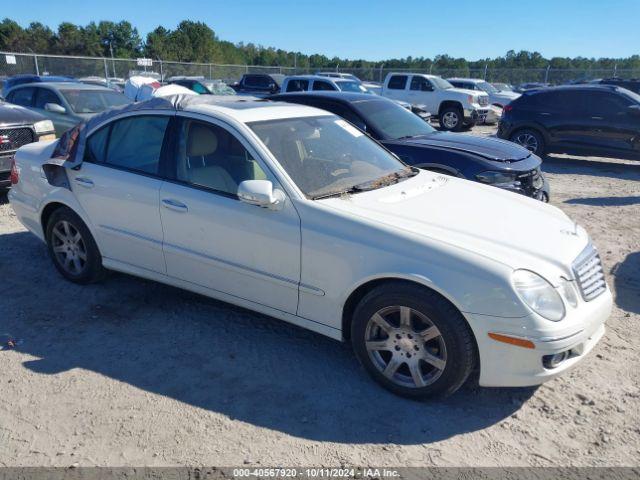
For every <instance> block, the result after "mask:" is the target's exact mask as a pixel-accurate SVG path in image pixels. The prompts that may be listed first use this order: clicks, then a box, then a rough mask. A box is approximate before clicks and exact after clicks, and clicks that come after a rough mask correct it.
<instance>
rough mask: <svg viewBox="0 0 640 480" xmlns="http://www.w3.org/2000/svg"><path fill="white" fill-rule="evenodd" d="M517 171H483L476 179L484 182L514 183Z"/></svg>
mask: <svg viewBox="0 0 640 480" xmlns="http://www.w3.org/2000/svg"><path fill="white" fill-rule="evenodd" d="M516 175H517V174H515V173H510V172H491V171H487V172H481V173H478V174H477V175H476V179H478V180H479V181H481V182H482V183H513V182H515V181H516Z"/></svg>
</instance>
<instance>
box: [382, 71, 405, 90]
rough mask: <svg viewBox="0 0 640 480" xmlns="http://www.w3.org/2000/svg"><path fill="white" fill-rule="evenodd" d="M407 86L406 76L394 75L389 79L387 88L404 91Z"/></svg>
mask: <svg viewBox="0 0 640 480" xmlns="http://www.w3.org/2000/svg"><path fill="white" fill-rule="evenodd" d="M406 86H407V76H406V75H394V76H392V77H391V78H390V79H389V84H388V85H387V88H389V89H391V90H404V88H405V87H406Z"/></svg>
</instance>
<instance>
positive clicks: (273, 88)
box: [269, 83, 278, 93]
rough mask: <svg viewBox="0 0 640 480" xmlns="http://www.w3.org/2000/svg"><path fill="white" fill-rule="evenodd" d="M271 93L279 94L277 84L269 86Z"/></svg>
mask: <svg viewBox="0 0 640 480" xmlns="http://www.w3.org/2000/svg"><path fill="white" fill-rule="evenodd" d="M269 91H270V92H271V93H277V92H278V85H276V84H275V83H272V84H271V85H269Z"/></svg>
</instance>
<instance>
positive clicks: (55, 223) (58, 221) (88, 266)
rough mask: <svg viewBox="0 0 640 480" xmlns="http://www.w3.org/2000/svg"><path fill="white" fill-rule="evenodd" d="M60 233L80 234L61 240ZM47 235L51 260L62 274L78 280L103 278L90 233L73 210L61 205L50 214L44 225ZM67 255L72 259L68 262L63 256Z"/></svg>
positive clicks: (63, 234) (64, 235) (97, 254)
mask: <svg viewBox="0 0 640 480" xmlns="http://www.w3.org/2000/svg"><path fill="white" fill-rule="evenodd" d="M65 224H66V227H65ZM67 228H68V230H66V229H67ZM66 232H69V235H66V234H65V233H66ZM60 234H62V236H63V237H64V238H66V239H69V238H71V237H74V238H78V237H77V235H79V240H77V241H76V242H71V241H64V240H63V239H62V237H61V236H60ZM46 239H47V248H48V250H49V255H50V256H51V260H52V261H53V264H54V265H55V267H56V269H57V270H58V271H59V272H60V274H61V275H62V276H63V277H64V278H66V279H67V280H69V281H71V282H74V283H79V284H88V283H94V282H97V281H100V280H102V279H103V278H104V276H105V274H106V270H105V269H104V267H103V266H102V255H101V254H100V251H99V250H98V246H97V245H96V242H95V240H94V238H93V235H91V232H90V231H89V229H88V228H87V226H86V225H85V224H84V222H83V221H82V219H81V218H80V217H79V216H78V215H77V214H76V213H75V212H74V211H73V210H71V209H70V208H67V207H60V208H59V209H57V210H55V211H54V212H53V213H52V214H51V216H50V217H49V221H48V222H47V226H46ZM60 250H62V251H60ZM82 257H84V258H82ZM69 258H73V260H70V261H69V263H68V265H67V264H66V262H65V259H69Z"/></svg>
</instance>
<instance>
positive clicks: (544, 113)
mask: <svg viewBox="0 0 640 480" xmlns="http://www.w3.org/2000/svg"><path fill="white" fill-rule="evenodd" d="M540 115H544V116H545V117H549V116H551V114H550V113H549V112H540Z"/></svg>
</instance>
